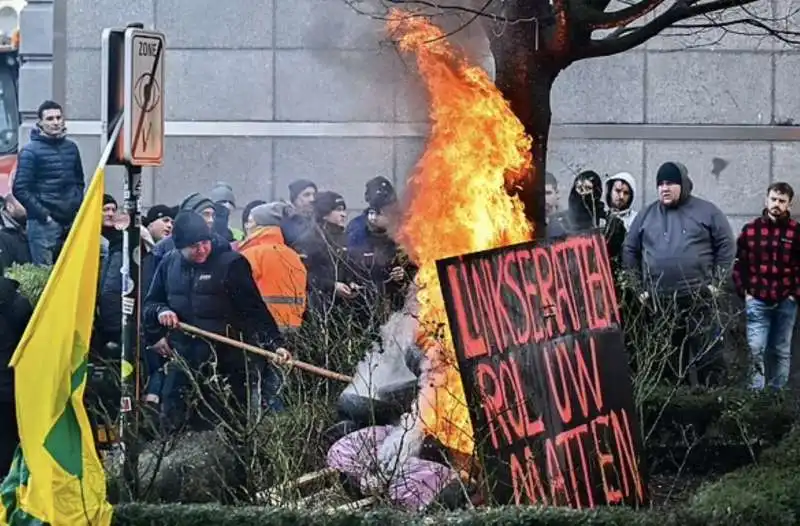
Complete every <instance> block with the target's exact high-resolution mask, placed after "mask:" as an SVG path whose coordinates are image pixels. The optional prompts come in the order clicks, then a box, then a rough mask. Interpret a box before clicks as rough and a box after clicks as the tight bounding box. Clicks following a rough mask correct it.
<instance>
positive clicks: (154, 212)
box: [142, 205, 175, 226]
mask: <svg viewBox="0 0 800 526" xmlns="http://www.w3.org/2000/svg"><path fill="white" fill-rule="evenodd" d="M162 217H169V218H170V219H175V209H174V208H172V207H171V206H167V205H155V206H152V207H150V210H148V211H147V215H145V216H144V219H143V220H142V224H143V225H144V226H150V223H152V222H153V221H158V220H159V219H161V218H162Z"/></svg>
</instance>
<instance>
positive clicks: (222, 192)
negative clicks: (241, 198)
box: [208, 181, 236, 206]
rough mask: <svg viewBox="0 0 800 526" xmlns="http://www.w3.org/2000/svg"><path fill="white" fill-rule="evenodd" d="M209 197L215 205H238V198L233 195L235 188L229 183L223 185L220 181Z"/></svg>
mask: <svg viewBox="0 0 800 526" xmlns="http://www.w3.org/2000/svg"><path fill="white" fill-rule="evenodd" d="M208 196H209V197H210V198H211V200H212V201H214V202H215V203H224V202H228V203H231V204H233V205H234V206H235V205H236V197H235V196H234V195H233V187H232V186H231V185H229V184H228V183H223V182H221V181H218V182H217V183H216V184H215V185H214V188H212V189H211V191H210V192H209V193H208Z"/></svg>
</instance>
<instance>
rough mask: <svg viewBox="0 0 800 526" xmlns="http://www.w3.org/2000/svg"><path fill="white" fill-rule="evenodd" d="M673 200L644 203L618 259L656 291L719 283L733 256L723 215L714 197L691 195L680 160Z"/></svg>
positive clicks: (685, 290) (688, 290)
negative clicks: (677, 189) (711, 199)
mask: <svg viewBox="0 0 800 526" xmlns="http://www.w3.org/2000/svg"><path fill="white" fill-rule="evenodd" d="M673 164H674V165H675V166H676V167H677V168H678V170H679V171H680V173H681V195H680V198H679V199H678V202H677V203H675V204H674V205H671V206H665V205H663V204H661V202H660V201H656V202H654V203H651V204H649V205H647V207H645V208H644V209H643V210H642V211H641V212H639V214H637V216H636V218H635V219H634V220H633V223H632V224H631V228H630V231H629V232H628V236H627V238H626V239H625V245H624V247H623V252H622V258H623V265H624V266H625V267H626V268H627V269H629V270H630V271H632V272H633V273H634V274H635V275H637V276H638V277H639V278H641V279H642V281H643V284H644V286H645V287H647V289H650V288H653V289H655V291H656V292H658V293H662V294H663V293H667V294H671V293H678V294H690V293H692V292H694V291H696V290H697V289H698V288H699V287H703V286H708V285H716V284H719V283H720V281H721V280H722V279H723V277H724V276H725V275H727V273H728V272H729V271H730V269H731V266H732V265H733V261H734V258H735V256H736V243H735V241H734V237H733V232H732V231H731V226H730V224H729V223H728V218H727V217H725V214H723V213H722V211H721V210H720V209H719V208H717V206H716V205H714V204H713V203H711V202H709V201H706V200H705V199H701V198H699V197H696V196H694V195H692V188H693V184H692V180H691V179H690V178H689V172H688V170H687V169H686V167H685V166H684V165H682V164H681V163H673Z"/></svg>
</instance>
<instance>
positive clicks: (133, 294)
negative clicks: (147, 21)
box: [119, 23, 146, 502]
mask: <svg viewBox="0 0 800 526" xmlns="http://www.w3.org/2000/svg"><path fill="white" fill-rule="evenodd" d="M128 28H135V29H143V28H144V24H141V23H133V24H128ZM131 60H132V59H131V57H129V56H128V55H127V53H126V54H125V69H126V70H127V69H128V68H129V67H130V64H129V62H131ZM126 89H127V86H126ZM126 116H127V115H126ZM124 119H125V117H123V126H124V124H125V123H124ZM125 172H126V174H125V184H124V186H123V195H124V207H125V214H126V215H127V216H128V224H127V227H126V228H125V232H124V233H123V238H122V239H123V241H122V244H123V249H122V338H121V346H120V364H121V369H120V437H119V439H120V445H121V447H122V480H123V488H122V491H121V492H120V499H121V500H123V501H127V502H131V501H134V500H136V498H137V497H138V496H139V473H138V471H139V443H138V442H139V429H138V421H139V418H138V409H139V404H138V400H139V393H138V388H139V382H138V378H139V375H138V370H139V364H140V363H141V361H140V356H141V340H140V319H141V318H140V317H141V305H142V300H143V299H144V298H143V296H144V294H142V293H141V291H140V286H139V285H140V283H141V272H140V265H139V261H137V257H136V253H137V251H139V250H140V248H139V247H140V233H139V225H140V224H141V210H140V206H139V202H140V199H141V188H142V180H141V175H142V168H141V167H140V166H135V165H133V164H131V163H130V162H126V163H125ZM145 292H146V291H145Z"/></svg>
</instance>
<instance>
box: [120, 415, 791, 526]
mask: <svg viewBox="0 0 800 526" xmlns="http://www.w3.org/2000/svg"><path fill="white" fill-rule="evenodd" d="M798 460H800V430H795V431H793V432H792V433H790V434H789V435H788V436H787V437H786V438H785V439H784V440H783V441H781V443H780V444H779V445H777V446H776V447H773V448H772V449H770V450H768V451H766V452H765V454H764V455H763V456H762V459H761V462H760V463H759V464H757V465H752V466H749V467H747V468H743V469H740V470H738V471H735V472H733V473H730V474H728V475H726V476H724V477H722V478H721V479H720V480H718V481H717V482H714V483H710V484H707V485H706V486H705V487H703V488H701V489H700V490H699V491H698V492H697V494H696V495H695V496H694V497H693V498H692V499H691V500H690V501H689V502H688V503H686V504H684V505H681V506H678V507H676V508H674V509H661V510H659V509H654V510H641V511H635V510H632V509H628V508H624V507H618V508H601V509H596V510H591V511H580V510H571V509H566V508H541V507H530V506H526V507H506V508H492V509H482V510H473V511H460V512H452V513H442V514H436V515H429V516H426V517H423V516H420V515H414V514H409V513H403V512H398V511H396V510H391V509H381V510H377V511H372V512H365V513H364V512H362V513H347V512H336V513H330V514H324V513H322V512H321V511H320V510H318V509H315V510H308V511H303V510H297V509H289V508H258V507H240V508H231V507H223V506H216V505H176V504H170V505H164V506H155V505H146V504H127V505H122V506H118V507H117V508H116V512H115V517H114V522H113V524H114V525H115V526H144V525H152V524H158V525H160V526H205V525H209V526H211V525H215V526H227V525H231V526H232V525H237V526H250V525H252V526H256V525H259V526H272V525H275V526H277V525H282V526H283V525H296V526H300V525H309V526H311V525H316V524H324V525H333V526H393V525H401V524H426V525H427V524H430V525H431V526H432V525H434V524H445V525H450V526H478V525H498V526H500V525H503V526H516V525H519V526H523V525H526V526H567V525H583V526H617V525H619V526H623V525H624V526H701V525H702V526H754V525H765V526H766V525H769V526H783V525H786V526H789V525H791V524H796V523H797V522H798V519H800V469H799V468H797V467H796V466H797V465H798Z"/></svg>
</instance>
